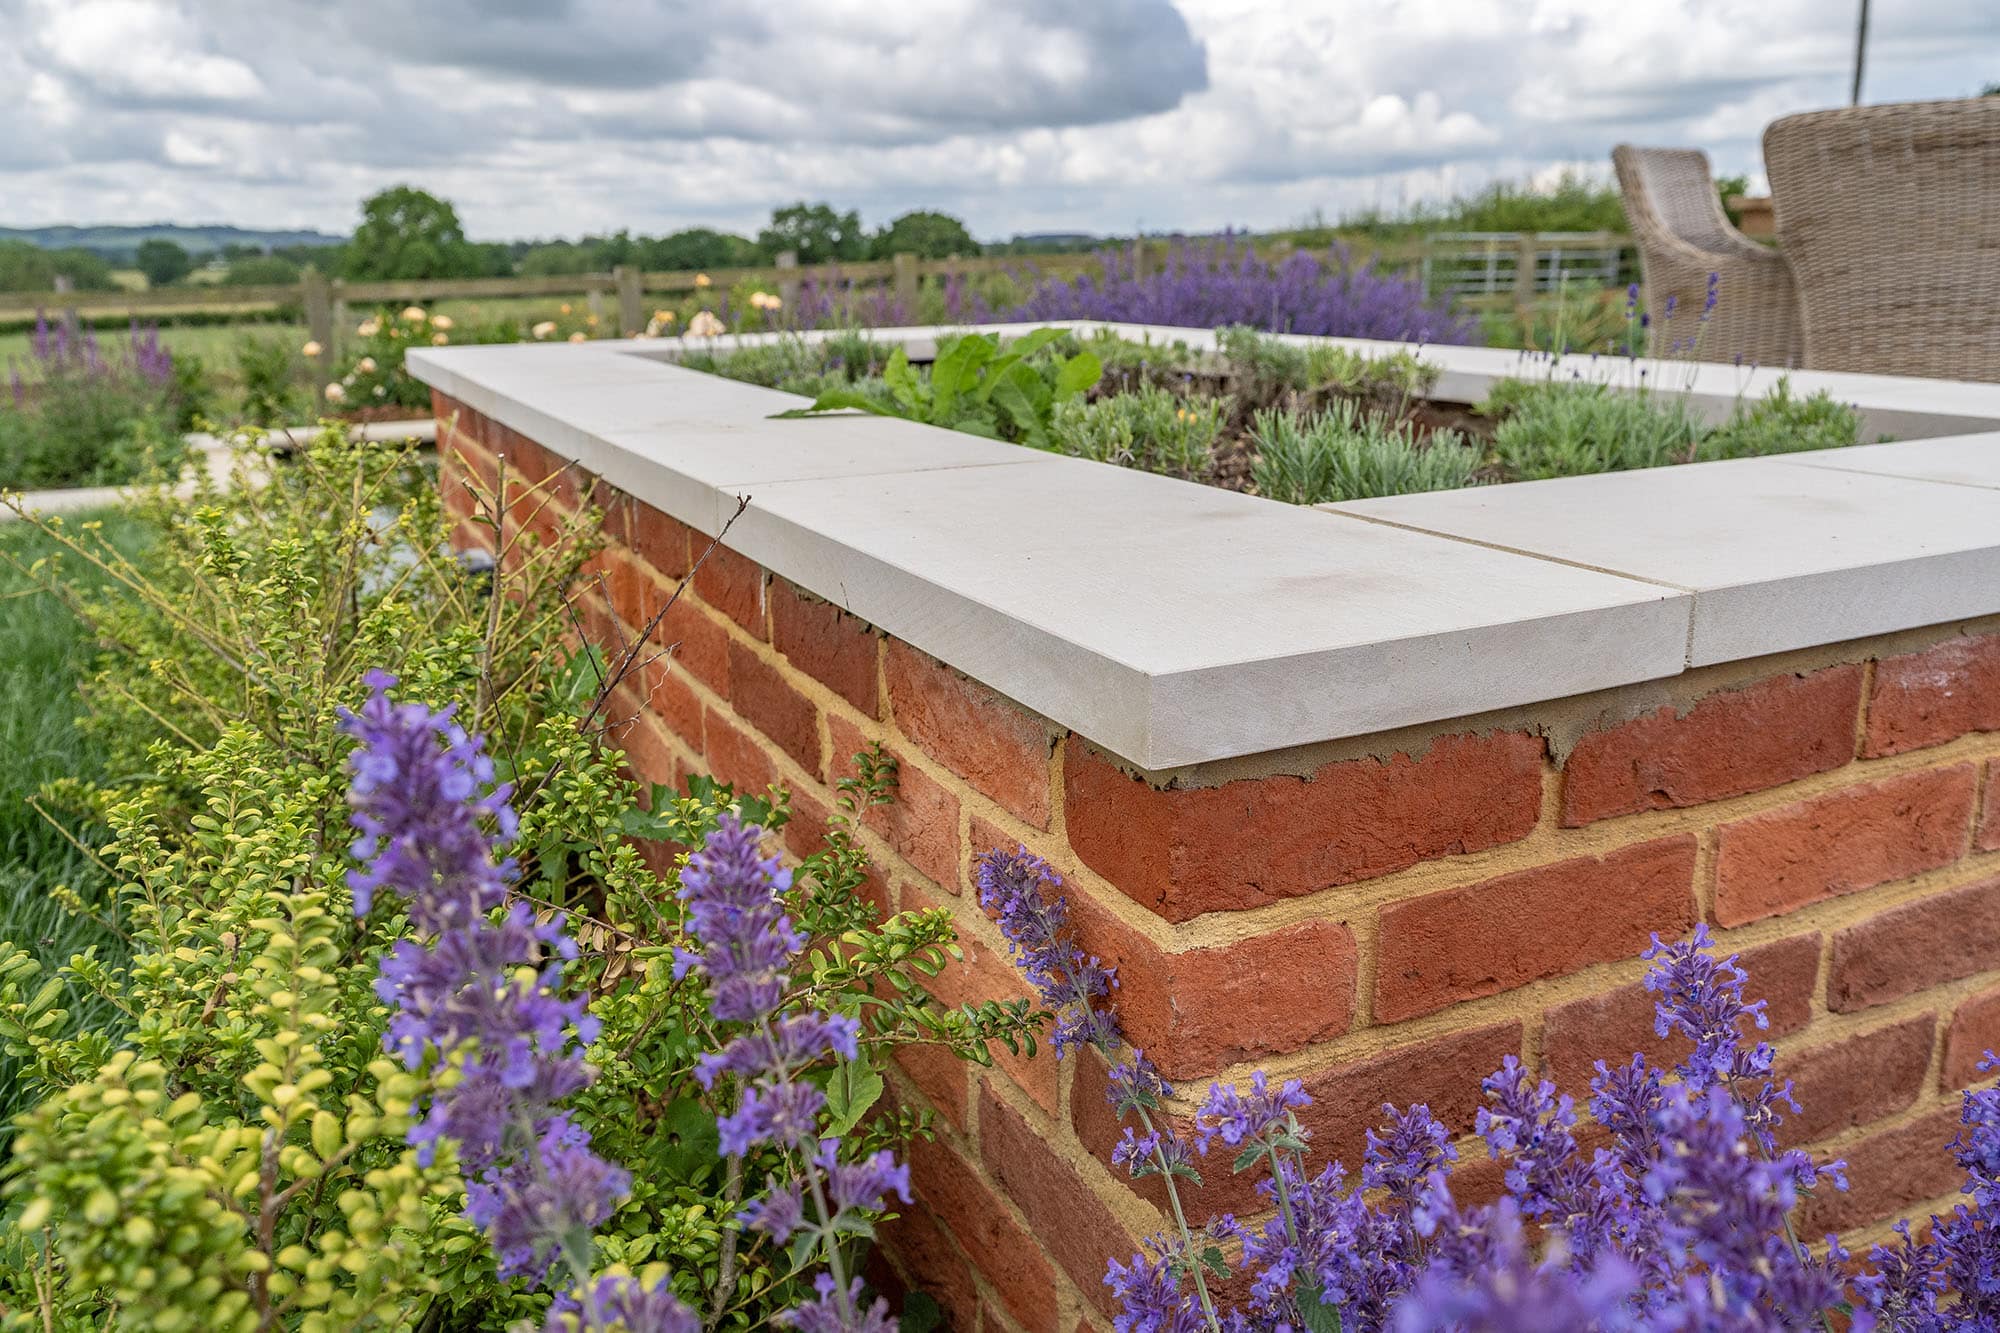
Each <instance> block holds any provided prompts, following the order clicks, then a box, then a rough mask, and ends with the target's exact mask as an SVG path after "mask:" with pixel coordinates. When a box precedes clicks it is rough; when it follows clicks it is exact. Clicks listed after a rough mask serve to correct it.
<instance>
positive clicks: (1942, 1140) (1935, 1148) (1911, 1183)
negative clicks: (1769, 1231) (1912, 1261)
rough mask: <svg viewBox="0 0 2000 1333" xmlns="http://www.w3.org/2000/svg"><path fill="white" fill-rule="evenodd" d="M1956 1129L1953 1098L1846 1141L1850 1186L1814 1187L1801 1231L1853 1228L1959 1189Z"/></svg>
mask: <svg viewBox="0 0 2000 1333" xmlns="http://www.w3.org/2000/svg"><path fill="white" fill-rule="evenodd" d="M1957 1133H1958V1104H1957V1103H1956V1102H1953V1103H1952V1104H1951V1105H1949V1106H1944V1107H1940V1108H1939V1109H1937V1110H1935V1111H1931V1112H1929V1113H1927V1114H1925V1115H1922V1116H1919V1117H1918V1118H1917V1119H1915V1120H1912V1121H1911V1122H1909V1123H1908V1124H1906V1125H1898V1126H1897V1127H1895V1128H1894V1129H1885V1130H1882V1131H1880V1132H1878V1133H1875V1134H1871V1135H1869V1136H1868V1137H1867V1138H1864V1139H1862V1140H1861V1141H1859V1142H1858V1143H1850V1144H1848V1145H1847V1146H1845V1147H1843V1148H1842V1149H1841V1150H1840V1156H1841V1157H1842V1158H1844V1159H1845V1160H1846V1162H1847V1179H1848V1184H1849V1188H1848V1189H1847V1190H1846V1191H1841V1190H1836V1189H1834V1188H1833V1187H1832V1186H1830V1185H1821V1186H1820V1187H1819V1188H1818V1189H1817V1190H1816V1191H1814V1193H1813V1196H1812V1198H1811V1199H1809V1200H1807V1201H1806V1202H1805V1204H1804V1206H1803V1208H1802V1210H1801V1212H1800V1214H1799V1219H1798V1231H1799V1235H1800V1236H1802V1237H1804V1236H1823V1235H1826V1234H1827V1233H1829V1232H1839V1231H1849V1230H1852V1229H1853V1228H1855V1227H1858V1226H1863V1225H1865V1224H1867V1223H1869V1222H1879V1221H1882V1220H1883V1219H1885V1218H1889V1217H1893V1216H1894V1215H1895V1214H1897V1213H1900V1212H1902V1211H1903V1210H1905V1209H1907V1208H1910V1207H1911V1206H1913V1205H1915V1204H1919V1203H1923V1202H1924V1201H1925V1200H1927V1199H1936V1198H1939V1197H1941V1196H1943V1195H1947V1194H1954V1193H1956V1192H1957V1190H1958V1187H1959V1186H1960V1185H1962V1184H1964V1183H1965V1174H1964V1172H1962V1171H1960V1170H1959V1168H1958V1164H1957V1163H1956V1162H1954V1161H1953V1160H1952V1156H1951V1153H1950V1152H1949V1151H1948V1150H1947V1145H1948V1144H1950V1142H1951V1140H1952V1137H1953V1136H1954V1135H1955V1134H1957Z"/></svg>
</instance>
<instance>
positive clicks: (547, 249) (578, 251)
mask: <svg viewBox="0 0 2000 1333" xmlns="http://www.w3.org/2000/svg"><path fill="white" fill-rule="evenodd" d="M596 259H597V247H596V245H595V244H594V243H592V242H591V241H589V240H587V239H586V240H583V241H550V242H548V243H547V244H544V245H538V246H535V247H534V248H533V249H531V250H529V251H528V252H527V253H526V254H523V255H522V256H521V258H520V260H519V262H518V263H517V264H516V265H515V271H516V272H518V273H520V274H522V275H524V276H527V277H536V278H547V277H554V276H557V275H559V274H568V273H594V272H596V271H597V264H596Z"/></svg>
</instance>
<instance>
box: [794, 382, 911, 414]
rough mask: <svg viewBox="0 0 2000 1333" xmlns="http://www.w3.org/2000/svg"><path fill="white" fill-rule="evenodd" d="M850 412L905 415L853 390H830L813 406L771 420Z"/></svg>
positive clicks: (816, 400) (795, 408)
mask: <svg viewBox="0 0 2000 1333" xmlns="http://www.w3.org/2000/svg"><path fill="white" fill-rule="evenodd" d="M848 410H853V411H858V412H867V413H870V414H871V415H874V416H878V417H899V416H902V415H903V414H902V413H901V412H897V411H894V410H893V409H891V408H889V407H886V406H884V405H883V404H881V403H878V402H876V401H875V400H874V399H873V398H870V397H869V396H868V395H866V394H864V393H856V392H855V391H854V390H853V389H828V390H827V391H826V392H825V393H823V394H821V395H820V396H819V397H817V398H815V399H813V401H812V406H810V407H794V408H790V409H788V410H786V411H783V412H773V413H772V414H771V418H772V420H783V419H790V418H796V417H814V416H819V415H820V414H822V413H825V412H842V411H848Z"/></svg>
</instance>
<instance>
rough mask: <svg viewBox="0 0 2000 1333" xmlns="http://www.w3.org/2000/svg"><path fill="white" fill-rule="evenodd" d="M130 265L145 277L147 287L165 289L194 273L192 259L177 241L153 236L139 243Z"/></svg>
mask: <svg viewBox="0 0 2000 1333" xmlns="http://www.w3.org/2000/svg"><path fill="white" fill-rule="evenodd" d="M132 263H133V266H134V267H136V268H137V269H138V270H139V271H140V272H141V273H143V274H145V275H146V285H147V286H148V287H165V286H167V285H168V284H170V283H175V282H179V281H180V280H181V279H182V278H185V277H186V276H187V275H188V274H190V273H192V272H193V271H194V259H193V258H192V257H191V256H189V254H188V252H187V250H186V249H185V248H183V247H182V246H181V244H180V243H179V242H178V241H170V240H167V239H166V238H165V237H163V236H155V237H151V238H150V239H147V240H143V241H141V242H139V248H138V249H137V250H135V251H134V252H133V254H132Z"/></svg>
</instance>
